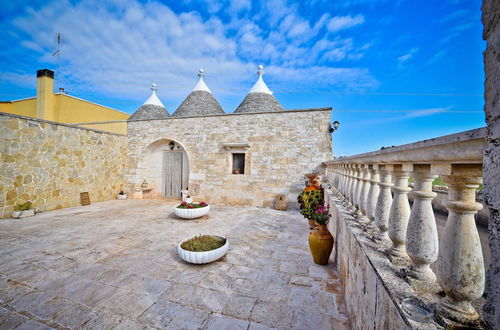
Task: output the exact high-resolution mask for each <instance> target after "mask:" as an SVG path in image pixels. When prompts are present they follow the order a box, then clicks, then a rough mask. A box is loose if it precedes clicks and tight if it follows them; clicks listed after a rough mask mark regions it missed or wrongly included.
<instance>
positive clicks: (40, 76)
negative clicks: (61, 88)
mask: <svg viewBox="0 0 500 330" xmlns="http://www.w3.org/2000/svg"><path fill="white" fill-rule="evenodd" d="M55 110H56V106H55V95H54V71H51V70H49V69H42V70H38V71H37V72H36V117H37V118H40V119H46V120H52V121H56V120H57V118H55V117H56V113H55Z"/></svg>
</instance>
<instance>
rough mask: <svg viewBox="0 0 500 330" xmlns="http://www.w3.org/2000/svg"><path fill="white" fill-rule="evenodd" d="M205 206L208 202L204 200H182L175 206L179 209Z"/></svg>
mask: <svg viewBox="0 0 500 330" xmlns="http://www.w3.org/2000/svg"><path fill="white" fill-rule="evenodd" d="M206 206H208V204H207V203H205V202H199V203H188V202H182V203H180V204H179V205H177V206H176V207H177V208H179V209H199V208H202V207H206Z"/></svg>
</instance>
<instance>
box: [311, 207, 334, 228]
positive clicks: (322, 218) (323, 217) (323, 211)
mask: <svg viewBox="0 0 500 330" xmlns="http://www.w3.org/2000/svg"><path fill="white" fill-rule="evenodd" d="M330 217H331V215H330V205H328V206H327V207H325V205H323V204H320V205H319V206H318V208H317V209H316V211H314V213H313V215H312V217H311V219H313V220H314V221H315V222H316V223H317V224H318V225H327V224H328V222H329V221H330Z"/></svg>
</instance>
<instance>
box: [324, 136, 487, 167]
mask: <svg viewBox="0 0 500 330" xmlns="http://www.w3.org/2000/svg"><path fill="white" fill-rule="evenodd" d="M485 136H486V127H482V128H477V129H474V130H470V131H465V132H460V133H456V134H451V135H445V136H441V137H437V138H433V139H427V140H422V141H418V142H414V143H408V144H403V145H400V146H395V147H388V148H384V149H381V150H377V151H371V152H366V153H362V154H357V155H353V156H346V157H340V158H336V159H334V160H330V161H327V162H324V164H325V165H330V164H346V163H358V164H359V163H382V164H385V163H394V162H397V163H407V162H413V163H414V162H426V163H427V162H433V163H440V162H449V163H482V162H483V151H484V149H485V148H486V140H485Z"/></svg>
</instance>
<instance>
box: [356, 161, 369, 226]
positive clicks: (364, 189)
mask: <svg viewBox="0 0 500 330" xmlns="http://www.w3.org/2000/svg"><path fill="white" fill-rule="evenodd" d="M369 181H370V171H369V169H368V165H361V190H360V192H359V210H360V211H361V214H360V217H359V219H358V220H359V221H368V217H367V212H366V204H367V201H368V191H369V189H370V182H369Z"/></svg>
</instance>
